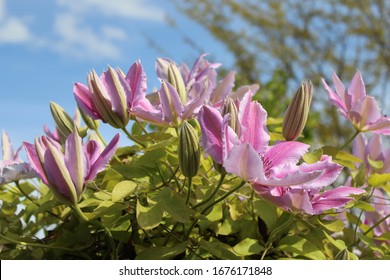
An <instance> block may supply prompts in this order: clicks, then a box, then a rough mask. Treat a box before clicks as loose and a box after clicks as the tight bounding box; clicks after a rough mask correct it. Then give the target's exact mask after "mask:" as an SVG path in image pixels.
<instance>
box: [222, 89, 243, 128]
mask: <svg viewBox="0 0 390 280" xmlns="http://www.w3.org/2000/svg"><path fill="white" fill-rule="evenodd" d="M226 114H230V119H229V126H230V127H231V128H233V130H234V132H236V134H237V135H238V136H240V135H241V131H240V130H241V125H240V121H239V119H238V112H237V106H236V104H235V103H234V101H233V99H231V98H230V97H228V98H226V99H225V101H224V103H223V105H222V116H225V115H226Z"/></svg>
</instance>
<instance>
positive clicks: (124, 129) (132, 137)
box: [122, 127, 146, 148]
mask: <svg viewBox="0 0 390 280" xmlns="http://www.w3.org/2000/svg"><path fill="white" fill-rule="evenodd" d="M122 131H123V132H124V133H125V134H126V135H127V137H129V139H130V140H132V141H133V142H134V143H137V144H138V145H140V146H141V147H142V148H146V145H145V144H144V143H142V142H140V141H138V140H137V139H135V138H134V136H133V135H131V133H130V132H129V131H128V130H127V129H126V127H124V128H122Z"/></svg>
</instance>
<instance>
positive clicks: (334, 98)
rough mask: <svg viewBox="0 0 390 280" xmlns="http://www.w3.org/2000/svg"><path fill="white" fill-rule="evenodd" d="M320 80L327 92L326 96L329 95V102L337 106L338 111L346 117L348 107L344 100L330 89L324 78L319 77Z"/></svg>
mask: <svg viewBox="0 0 390 280" xmlns="http://www.w3.org/2000/svg"><path fill="white" fill-rule="evenodd" d="M321 81H322V84H323V86H324V88H325V90H326V91H327V92H328V97H329V101H330V103H331V104H332V105H333V106H335V107H337V108H338V109H339V111H340V113H341V114H342V115H343V116H344V117H345V118H347V119H348V109H347V107H346V105H345V103H344V100H343V99H342V98H341V97H340V96H339V95H337V94H336V93H335V92H334V91H333V89H331V88H330V87H329V86H328V84H327V83H326V82H325V80H324V79H321ZM340 83H341V82H340ZM343 87H344V86H343ZM340 90H341V89H340ZM343 96H344V93H343Z"/></svg>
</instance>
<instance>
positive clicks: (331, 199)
mask: <svg viewBox="0 0 390 280" xmlns="http://www.w3.org/2000/svg"><path fill="white" fill-rule="evenodd" d="M362 193H365V191H364V190H361V189H357V188H352V187H338V188H336V189H332V190H329V191H325V192H323V193H321V194H317V195H314V197H313V199H312V204H313V208H314V214H320V213H322V212H323V211H326V210H329V209H334V208H336V209H337V208H340V207H343V206H344V205H345V204H347V203H348V202H350V201H352V200H353V197H350V196H351V195H359V194H362Z"/></svg>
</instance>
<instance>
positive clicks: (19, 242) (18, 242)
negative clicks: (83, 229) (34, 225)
mask: <svg viewBox="0 0 390 280" xmlns="http://www.w3.org/2000/svg"><path fill="white" fill-rule="evenodd" d="M0 237H1V238H2V239H4V240H6V241H8V242H11V243H14V244H19V245H23V246H29V247H39V248H46V249H54V250H62V251H67V252H72V253H74V252H75V251H81V250H82V249H75V248H66V247H60V246H51V245H46V244H39V243H30V242H25V241H20V240H16V239H13V238H10V237H8V236H5V235H3V234H1V233H0ZM78 254H80V255H82V256H83V257H85V258H86V259H89V260H90V259H91V258H90V257H89V256H88V255H87V254H84V253H83V252H78Z"/></svg>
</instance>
